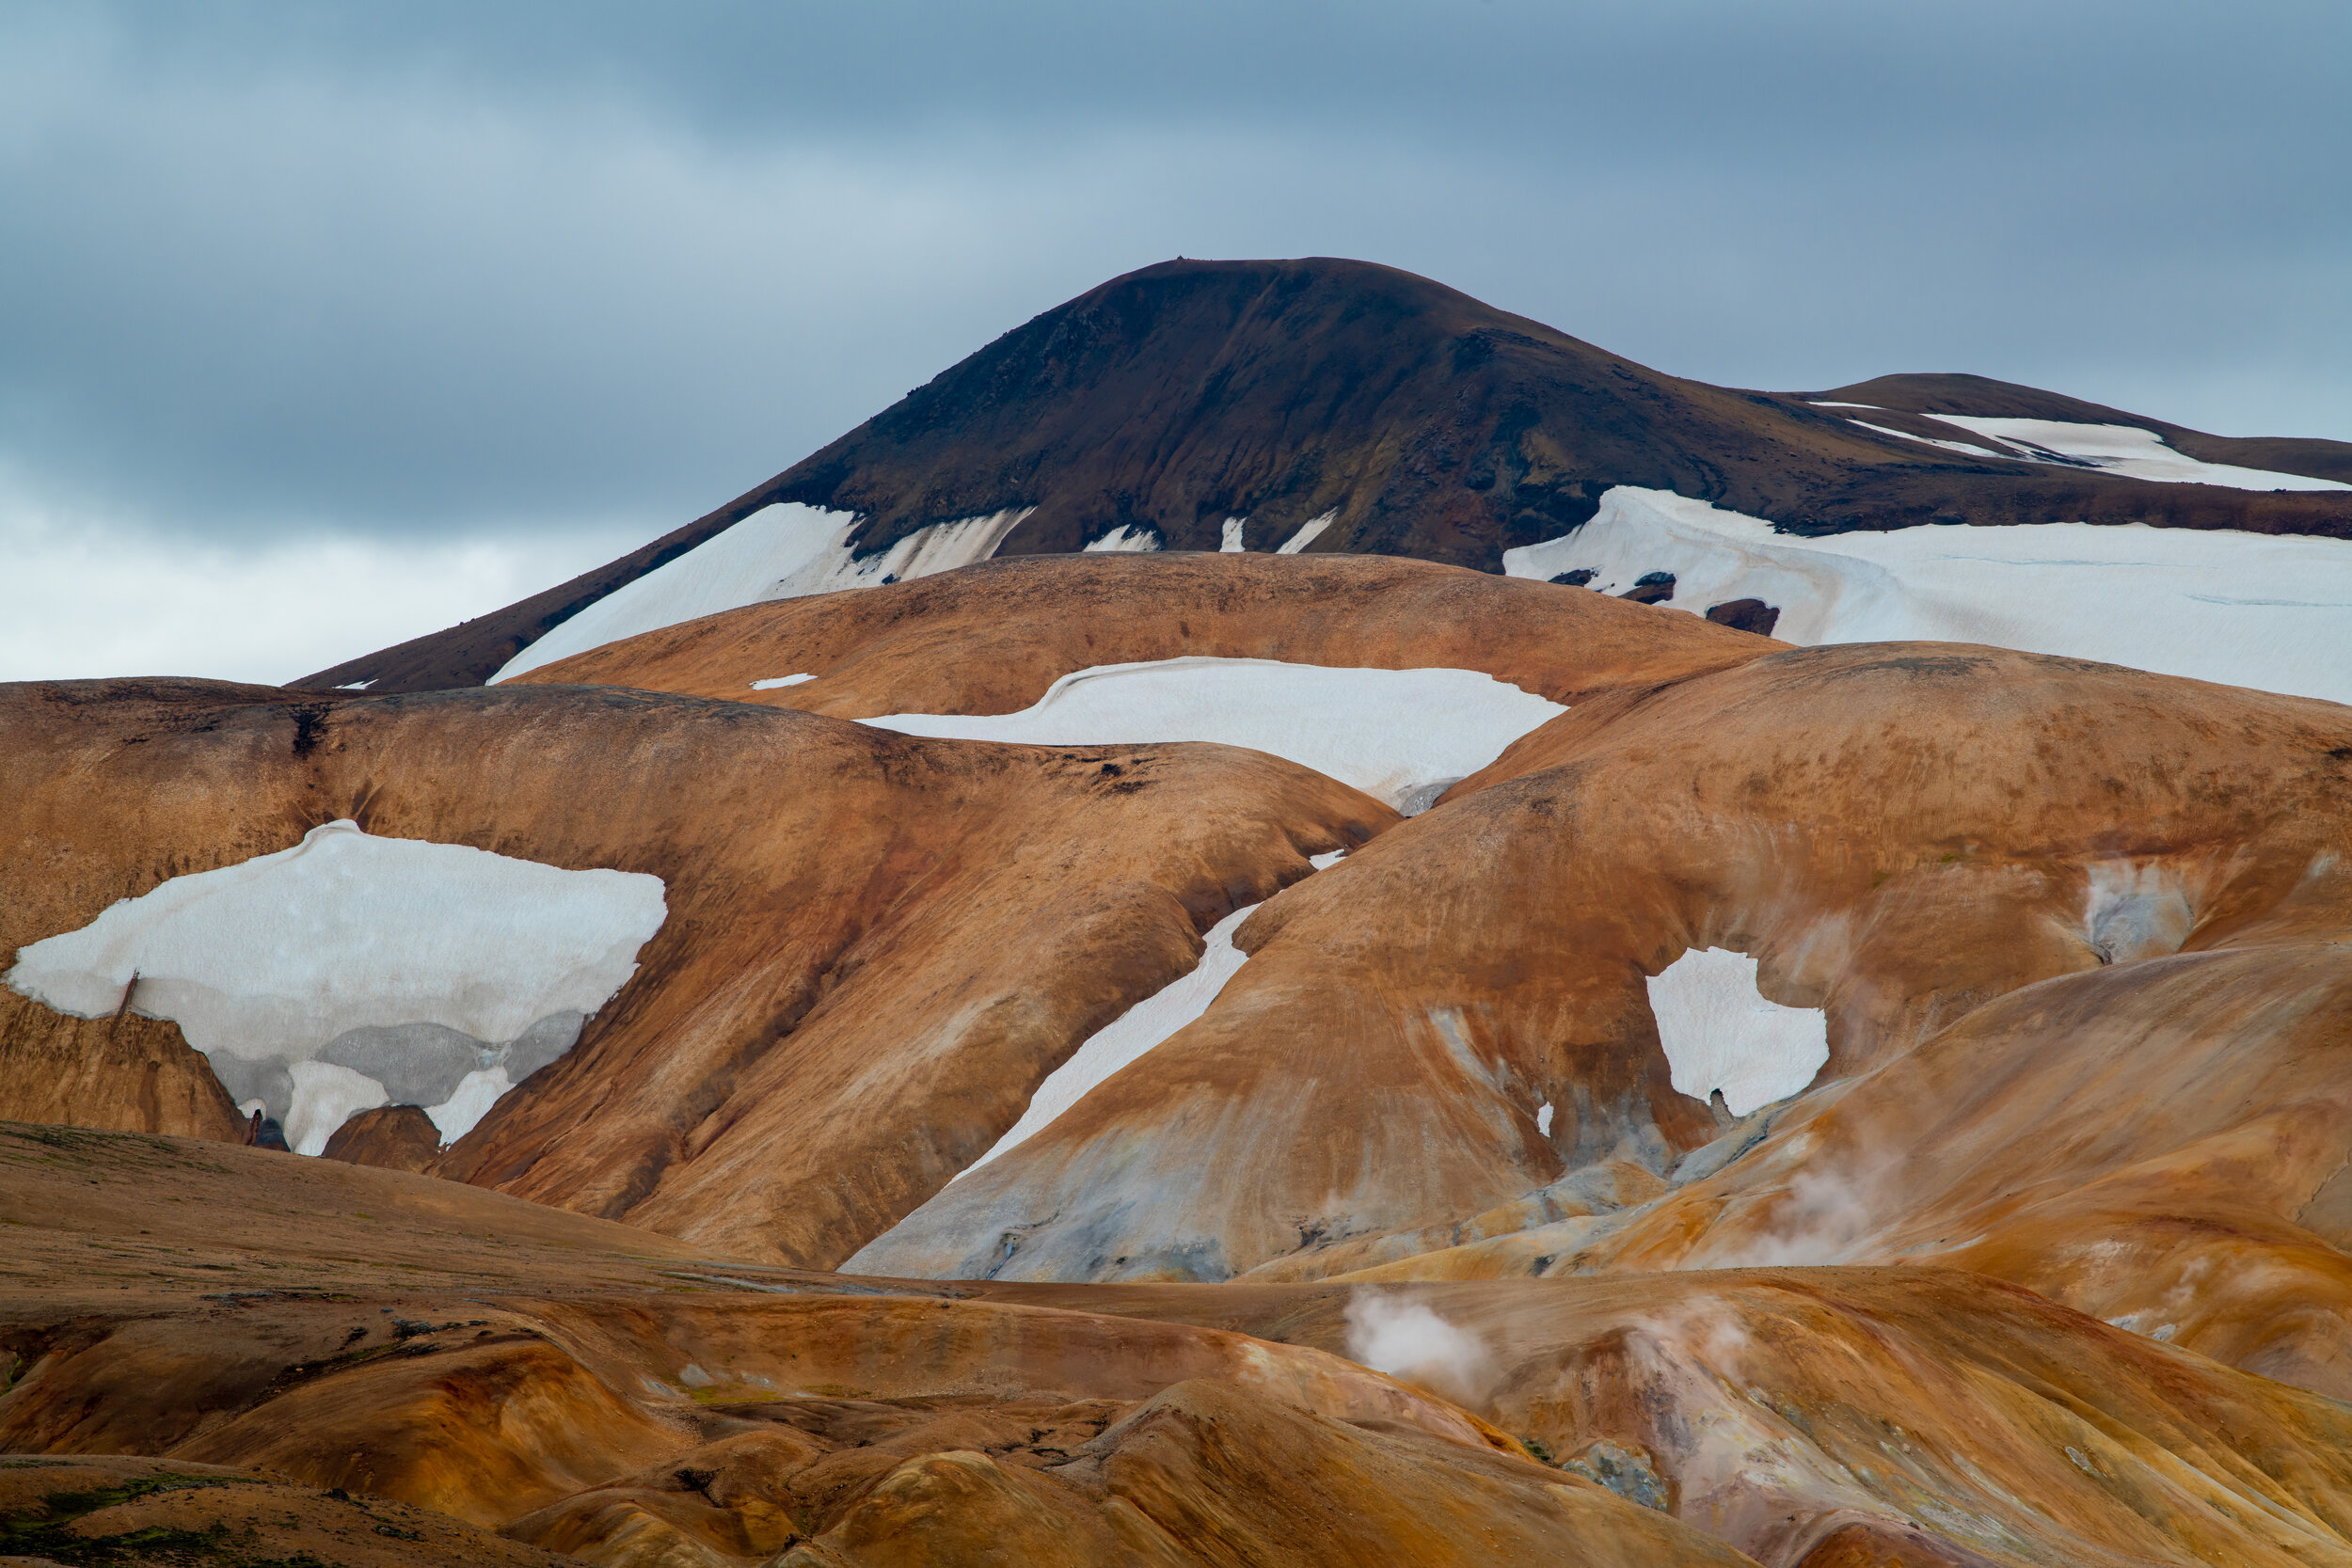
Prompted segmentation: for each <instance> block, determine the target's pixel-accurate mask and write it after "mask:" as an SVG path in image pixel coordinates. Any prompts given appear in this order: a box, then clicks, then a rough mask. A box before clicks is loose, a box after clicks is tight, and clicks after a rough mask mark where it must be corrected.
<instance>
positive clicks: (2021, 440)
mask: <svg viewBox="0 0 2352 1568" xmlns="http://www.w3.org/2000/svg"><path fill="white" fill-rule="evenodd" d="M1929 417H1930V418H1931V419H1935V420H1941V421H1942V422H1944V423H1945V424H1953V425H1958V426H1960V428H1961V429H1963V430H1965V431H1970V432H1973V433H1974V434H1976V435H1979V436H1991V437H1992V438H1993V439H1994V441H1995V442H1997V443H1999V444H2000V445H2002V446H2004V447H2007V448H2009V449H2010V451H2007V452H2004V453H2003V454H2002V455H2004V456H2011V457H2023V458H2026V459H2027V460H2029V461H2031V462H2036V463H2048V462H2052V461H2054V460H2055V461H2059V462H2065V463H2068V464H2069V465H2070V466H2071V465H2080V466H2082V467H2092V468H2097V469H2099V470H2100V471H2101V472H2103V473H2110V474H2121V475H2122V476H2123V477H2124V478H2126V479H2148V480H2154V481H2155V482H2156V483H2160V484H2219V485H2224V486H2227V487H2228V488H2230V489H2233V490H2352V484H2345V483H2341V482H2339V481H2336V480H2332V479H2313V478H2312V477H2311V476H2310V475H2308V474H2282V473H2274V472H2273V471H2271V470H2270V469H2268V468H2241V467H2236V466H2235V465H2233V464H2229V463H2207V462H2204V461H2202V460H2201V459H2198V458H2194V457H2191V456H2189V455H2188V453H2186V452H2185V451H2175V450H2174V449H2173V448H2171V447H2169V446H2168V445H2166V444H2165V439H2164V437H2163V436H2159V435H2157V434H2156V433H2155V432H2154V431H2153V430H2142V429H2141V428H2140V427H2139V426H2137V425H2129V424H2070V423H2067V422H2065V421H2064V420H1989V419H1981V418H1979V417H1978V416H1976V415H1973V414H1935V415H1931V416H1929Z"/></svg>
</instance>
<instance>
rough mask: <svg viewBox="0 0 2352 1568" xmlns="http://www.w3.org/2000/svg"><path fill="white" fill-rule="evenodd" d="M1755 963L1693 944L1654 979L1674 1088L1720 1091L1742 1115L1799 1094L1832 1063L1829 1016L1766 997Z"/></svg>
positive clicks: (1693, 1092)
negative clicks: (1758, 979) (1761, 990)
mask: <svg viewBox="0 0 2352 1568" xmlns="http://www.w3.org/2000/svg"><path fill="white" fill-rule="evenodd" d="M1649 1006H1650V1012H1651V1013H1652V1014H1653V1015H1655V1016H1656V1018H1657V1020H1658V1038H1659V1040H1660V1042H1661V1044H1663V1045H1664V1046H1665V1048H1666V1064H1667V1066H1668V1067H1669V1068H1670V1069H1672V1081H1673V1084H1674V1086H1675V1088H1676V1089H1677V1091H1678V1092H1680V1093H1683V1094H1687V1095H1689V1096H1690V1097H1691V1098H1692V1099H1693V1100H1705V1099H1706V1098H1707V1097H1708V1094H1709V1093H1710V1092H1711V1091H1713V1090H1716V1089H1721V1090H1723V1091H1724V1104H1725V1105H1727V1106H1729V1107H1730V1108H1731V1114H1732V1115H1733V1116H1738V1117H1743V1116H1746V1115H1747V1114H1748V1113H1749V1112H1750V1111H1753V1110H1755V1109H1756V1107H1757V1106H1759V1105H1770V1104H1771V1103H1772V1101H1775V1100H1786V1099H1788V1097H1789V1096H1790V1095H1792V1094H1796V1093H1798V1092H1799V1091H1800V1090H1802V1089H1803V1088H1804V1086H1805V1085H1807V1084H1810V1083H1812V1082H1813V1075H1814V1074H1815V1073H1817V1072H1819V1071H1820V1070H1821V1064H1822V1063H1824V1062H1826V1061H1828V1060H1829V1020H1828V1015H1827V1014H1825V1013H1823V1012H1822V1011H1821V1009H1820V1008H1819V1007H1784V1006H1781V1005H1780V1004H1779V1003H1777V1002H1768V1001H1766V1000H1765V999H1764V997H1763V995H1762V993H1761V992H1759V991H1758V990H1756V960H1755V959H1754V958H1749V957H1748V956H1747V955H1746V954H1744V953H1732V952H1727V951H1725V950H1724V949H1723V948H1720V947H1707V948H1696V947H1694V948H1692V949H1690V950H1689V951H1687V952H1685V953H1684V954H1683V955H1682V957H1680V958H1677V959H1676V960H1675V961H1674V962H1672V963H1670V964H1668V965H1667V966H1666V967H1665V969H1664V970H1662V971H1661V972H1660V973H1659V974H1655V975H1652V976H1651V977H1650V981H1649Z"/></svg>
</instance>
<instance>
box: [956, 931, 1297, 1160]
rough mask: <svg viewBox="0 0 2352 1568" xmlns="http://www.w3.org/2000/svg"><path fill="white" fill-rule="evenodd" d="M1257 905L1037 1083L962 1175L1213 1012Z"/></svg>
mask: <svg viewBox="0 0 2352 1568" xmlns="http://www.w3.org/2000/svg"><path fill="white" fill-rule="evenodd" d="M1257 908H1258V906H1257V905H1255V904H1250V905H1247V906H1245V907H1244V908H1241V909H1238V910H1235V911H1233V912H1232V914H1229V915H1227V916H1226V917H1225V918H1224V919H1222V920H1220V921H1218V922H1217V923H1216V925H1215V926H1212V927H1209V935H1208V938H1207V941H1206V943H1205V944H1204V945H1203V947H1202V948H1201V952H1200V963H1198V964H1197V965H1195V966H1194V967H1193V969H1192V972H1191V973H1190V974H1185V975H1184V976H1182V977H1181V978H1179V979H1175V980H1171V981H1169V982H1168V984H1167V985H1165V986H1163V987H1161V988H1160V989H1159V990H1156V991H1153V992H1152V994H1151V995H1150V996H1147V997H1145V998H1144V999H1143V1000H1142V1001H1140V1002H1138V1003H1136V1005H1135V1006H1132V1007H1130V1008H1128V1009H1127V1010H1126V1011H1125V1012H1123V1013H1121V1014H1120V1015H1119V1016H1118V1017H1117V1018H1116V1019H1113V1020H1112V1021H1111V1022H1108V1023H1106V1024H1104V1026H1103V1027H1102V1028H1100V1029H1098V1030H1096V1031H1095V1032H1094V1033H1093V1034H1091V1035H1089V1036H1088V1037H1087V1038H1086V1042H1085V1043H1084V1044H1082V1045H1080V1046H1079V1047H1078V1049H1077V1050H1076V1051H1074V1052H1073V1053H1071V1055H1070V1059H1069V1060H1068V1061H1066V1062H1064V1063H1062V1065H1061V1066H1059V1067H1057V1068H1056V1069H1054V1070H1053V1071H1052V1072H1051V1073H1049V1074H1048V1075H1047V1076H1046V1079H1045V1082H1043V1083H1042V1084H1040V1085H1038V1086H1037V1092H1036V1093H1035V1094H1032V1095H1031V1096H1030V1097H1029V1108H1028V1109H1027V1110H1025V1111H1024V1112H1022V1113H1021V1119H1020V1120H1019V1121H1016V1122H1014V1123H1013V1124H1012V1126H1011V1127H1010V1128H1009V1129H1008V1130H1007V1131H1006V1132H1005V1135H1004V1136H1003V1137H1001V1138H998V1139H997V1140H996V1142H995V1143H994V1144H993V1145H992V1146H991V1147H990V1148H989V1151H988V1152H987V1153H985V1154H983V1155H981V1156H980V1157H979V1158H978V1159H977V1160H975V1161H973V1162H972V1163H971V1164H969V1165H966V1166H965V1167H964V1168H963V1170H961V1171H959V1172H957V1175H958V1176H959V1177H961V1176H962V1175H965V1174H967V1173H969V1172H971V1171H976V1170H977V1169H979V1168H980V1167H981V1166H982V1165H985V1164H988V1163H989V1162H990V1161H991V1160H993V1159H995V1158H996V1156H998V1155H999V1154H1002V1153H1004V1152H1005V1151H1006V1150H1007V1149H1009V1148H1017V1147H1019V1146H1020V1145H1022V1144H1025V1143H1026V1142H1028V1140H1029V1139H1031V1138H1033V1137H1035V1136H1036V1135H1037V1134H1038V1133H1040V1132H1043V1131H1044V1130H1045V1129H1046V1127H1047V1126H1048V1125H1050V1124H1051V1123H1052V1122H1053V1120H1054V1118H1055V1117H1058V1116H1060V1115H1061V1114H1062V1113H1063V1112H1064V1111H1067V1110H1069V1109H1070V1108H1071V1107H1072V1106H1073V1105H1075V1104H1076V1103H1078V1101H1081V1100H1084V1099H1085V1098H1086V1097H1087V1095H1088V1094H1089V1093H1090V1092H1091V1091H1092V1090H1093V1089H1094V1087H1095V1085H1098V1084H1100V1083H1102V1082H1103V1081H1104V1079H1106V1078H1108V1077H1109V1076H1110V1075H1111V1074H1112V1073H1114V1072H1117V1071H1118V1070H1119V1069H1121V1068H1123V1067H1125V1066H1127V1065H1128V1064H1129V1063H1131V1062H1134V1061H1136V1060H1138V1059H1140V1058H1141V1057H1143V1056H1144V1055H1145V1054H1147V1053H1149V1052H1150V1051H1151V1050H1152V1047H1153V1046H1156V1045H1158V1044H1159V1043H1160V1042H1161V1041H1162V1040H1165V1039H1167V1038H1168V1037H1169V1036H1170V1035H1173V1034H1174V1033H1175V1032H1176V1031H1177V1030H1179V1029H1182V1028H1183V1027H1184V1025H1185V1024H1187V1023H1190V1022H1192V1021H1193V1020H1194V1019H1197V1018H1199V1017H1200V1015H1201V1014H1202V1013H1204V1012H1207V1011H1208V1010H1209V1004H1210V1003H1212V1002H1214V1001H1216V993H1217V992H1218V991H1221V990H1224V989H1225V982H1226V981H1228V980H1230V979H1232V977H1233V976H1234V975H1235V974H1238V973H1239V972H1240V970H1241V966H1242V964H1243V962H1244V961H1245V960H1246V959H1247V958H1248V957H1249V955H1248V954H1247V953H1244V952H1243V951H1242V950H1241V949H1240V948H1238V947H1235V946H1234V945H1233V933H1234V932H1235V931H1238V930H1240V929H1241V923H1242V922H1243V921H1245V920H1247V919H1248V918H1249V916H1250V914H1251V912H1252V911H1255V910H1256V909H1257Z"/></svg>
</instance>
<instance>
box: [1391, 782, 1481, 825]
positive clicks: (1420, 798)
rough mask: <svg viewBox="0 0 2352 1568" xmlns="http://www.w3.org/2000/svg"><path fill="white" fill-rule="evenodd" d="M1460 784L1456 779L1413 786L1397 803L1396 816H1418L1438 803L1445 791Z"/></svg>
mask: <svg viewBox="0 0 2352 1568" xmlns="http://www.w3.org/2000/svg"><path fill="white" fill-rule="evenodd" d="M1469 776H1470V775H1469V774H1467V773H1465V774H1463V775H1462V778H1468V777H1469ZM1461 782H1462V779H1458V778H1457V779H1432V780H1430V781H1429V782H1428V783H1426V784H1415V785H1414V786H1413V787H1412V788H1411V790H1409V791H1408V792H1406V796H1405V798H1404V799H1403V800H1400V801H1398V802H1397V806H1396V809H1397V814H1398V815H1399V816H1420V815H1421V814H1422V812H1425V811H1427V810H1428V809H1429V808H1430V807H1431V806H1434V805H1436V804H1437V803H1438V796H1440V795H1443V794H1444V793H1445V792H1446V791H1447V790H1449V789H1452V788H1453V787H1454V785H1455V784H1460V783H1461Z"/></svg>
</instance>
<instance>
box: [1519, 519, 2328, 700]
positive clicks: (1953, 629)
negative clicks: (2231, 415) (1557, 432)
mask: <svg viewBox="0 0 2352 1568" xmlns="http://www.w3.org/2000/svg"><path fill="white" fill-rule="evenodd" d="M1502 562H1503V570H1504V571H1505V572H1506V573H1507V574H1508V575H1510V576H1512V577H1521V578H1553V577H1557V576H1559V575H1560V574H1561V573H1564V572H1568V571H1573V570H1577V569H1580V568H1581V569H1587V570H1590V571H1592V572H1593V574H1594V577H1593V580H1592V583H1591V586H1592V587H1593V588H1596V589H1598V590H1601V591H1603V592H1606V593H1623V592H1624V591H1625V590H1627V589H1629V588H1630V587H1632V586H1633V585H1634V583H1635V582H1636V581H1637V580H1638V579H1639V578H1642V577H1643V576H1644V575H1645V574H1647V573H1651V572H1671V573H1673V574H1674V576H1675V587H1674V597H1673V598H1672V599H1670V600H1668V601H1667V605H1668V608H1670V609H1675V610H1689V611H1691V612H1692V614H1701V615H1703V614H1705V613H1706V612H1707V610H1708V609H1709V608H1710V607H1712V606H1714V605H1719V604H1724V603H1726V602H1728V601H1730V600H1733V599H1748V598H1754V599H1762V600H1763V601H1764V602H1765V603H1767V604H1770V605H1775V606H1777V607H1779V609H1780V612H1781V614H1780V621H1779V624H1778V626H1775V627H1774V628H1773V635H1774V636H1776V637H1779V638H1781V639H1782V640H1784V641H1790V642H1800V643H1820V642H1876V641H1903V640H1926V641H1951V642H1984V643H1990V644H1992V645H1994V646H1995V647H2002V648H2018V649H2023V650H2025V651H2026V652H2028V653H2042V654H2061V655H2066V656H2068V657H2075V658H2095V659H2100V660H2103V661H2105V662H2106V663H2110V664H2125V665H2130V666H2132V667H2134V668H2136V669H2140V670H2153V671H2155V672H2157V673H2162V674H2170V675H2189V676H2194V677H2195V678H2197V679H2199V680H2209V681H2222V682H2226V683H2228V684H2230V685H2233V686H2250V687H2254V688H2257V689H2262V690H2266V691H2282V692H2286V693H2289V694H2291V695H2295V696H2302V697H2325V698H2328V699H2329V700H2330V701H2333V702H2339V703H2345V702H2352V541H2347V540H2342V539H2314V538H2303V537H2290V536H2279V535H2272V534H2264V533H2242V532H2231V531H2221V530H2201V529H2174V528H2147V527H2143V526H2140V525H2138V524H2129V525H2123V526H2119V527H2101V526H2095V525H2092V524H2088V523H2030V524H2015V525H2006V526H2000V527H1979V526H1977V525H1975V524H1959V525H1953V526H1930V527H1921V528H1907V529H1898V530H1896V531H1892V532H1887V533H1836V534H1829V535H1826V536H1824V537H1821V538H1818V539H1807V538H1802V537H1799V536H1798V535H1796V534H1790V533H1778V532H1775V531H1773V529H1772V524H1770V523H1768V522H1766V521H1764V520H1763V519H1761V518H1757V517H1750V516H1746V515H1742V514H1740V513H1737V512H1725V511H1723V510H1721V509H1719V508H1717V507H1714V506H1710V505H1708V503H1707V502H1705V501H1699V500H1691V499H1686V498H1684V497H1681V496H1677V495H1674V494H1672V493H1671V492H1668V491H1663V490H1643V489H1636V488H1634V487H1632V486H1630V485H1620V486H1618V487H1617V488H1615V489H1613V490H1611V491H1610V492H1609V493H1608V494H1607V495H1605V496H1603V497H1602V498H1601V504H1600V509H1599V510H1598V511H1597V513H1596V514H1595V515H1594V516H1593V520H1592V521H1591V522H1589V523H1586V524H1585V525H1584V526H1583V527H1582V528H1580V529H1578V530H1577V531H1575V532H1573V533H1569V534H1565V535H1563V536H1562V537H1560V538H1558V539H1549V540H1546V541H1545V542H1544V543H1542V544H1540V545H1530V546H1525V547H1523V548H1520V549H1515V550H1506V551H1505V552H1503V557H1502Z"/></svg>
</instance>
